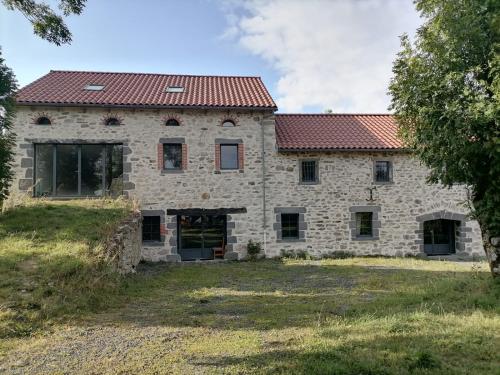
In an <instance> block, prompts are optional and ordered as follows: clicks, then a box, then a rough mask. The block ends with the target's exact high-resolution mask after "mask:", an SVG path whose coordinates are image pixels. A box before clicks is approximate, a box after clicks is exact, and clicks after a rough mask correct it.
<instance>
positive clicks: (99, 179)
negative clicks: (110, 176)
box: [81, 145, 104, 197]
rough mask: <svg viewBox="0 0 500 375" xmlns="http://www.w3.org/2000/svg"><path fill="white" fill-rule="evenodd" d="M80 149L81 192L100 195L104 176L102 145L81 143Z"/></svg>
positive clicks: (88, 194)
mask: <svg viewBox="0 0 500 375" xmlns="http://www.w3.org/2000/svg"><path fill="white" fill-rule="evenodd" d="M81 150H82V151H81V152H82V156H81V160H82V162H81V165H82V188H81V194H82V195H85V196H96V197H99V196H102V195H103V191H102V188H103V186H102V185H103V178H104V146H102V145H82V148H81Z"/></svg>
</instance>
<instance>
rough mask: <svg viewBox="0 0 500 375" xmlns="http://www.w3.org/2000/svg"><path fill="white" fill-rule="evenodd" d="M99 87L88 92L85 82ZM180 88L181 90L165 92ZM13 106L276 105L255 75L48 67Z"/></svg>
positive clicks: (17, 98)
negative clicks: (108, 70)
mask: <svg viewBox="0 0 500 375" xmlns="http://www.w3.org/2000/svg"><path fill="white" fill-rule="evenodd" d="M89 84H92V85H104V86H105V87H104V90H103V91H88V90H85V89H84V87H85V86H86V85H89ZM168 86H182V87H184V92H182V93H167V92H165V89H166V88H167V87H168ZM16 100H17V102H18V104H46V105H76V106H82V105H83V106H123V107H148V108H162V107H167V108H172V107H218V108H221V107H222V108H269V109H276V104H275V103H274V101H273V99H272V98H271V95H269V92H268V91H267V89H266V87H265V86H264V84H263V83H262V80H261V79H260V78H259V77H222V76H193V75H167V74H145V73H104V72H73V71H51V72H50V73H48V74H47V75H45V76H43V77H41V78H40V79H38V80H36V81H34V82H33V83H31V84H29V85H27V86H26V87H24V88H22V89H21V90H20V91H19V92H18V93H17V97H16Z"/></svg>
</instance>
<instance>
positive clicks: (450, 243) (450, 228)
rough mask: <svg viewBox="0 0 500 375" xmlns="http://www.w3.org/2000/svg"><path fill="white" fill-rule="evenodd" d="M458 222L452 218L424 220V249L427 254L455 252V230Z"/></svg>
mask: <svg viewBox="0 0 500 375" xmlns="http://www.w3.org/2000/svg"><path fill="white" fill-rule="evenodd" d="M458 224H459V222H457V221H454V220H444V219H438V220H430V221H425V222H424V251H425V253H426V254H427V255H449V254H454V253H455V230H456V227H457V225H458Z"/></svg>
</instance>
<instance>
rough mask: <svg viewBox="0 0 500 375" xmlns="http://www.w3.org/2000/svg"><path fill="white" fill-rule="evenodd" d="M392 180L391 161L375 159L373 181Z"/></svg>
mask: <svg viewBox="0 0 500 375" xmlns="http://www.w3.org/2000/svg"><path fill="white" fill-rule="evenodd" d="M391 181H392V163H391V162H390V161H387V160H377V161H376V162H375V182H391Z"/></svg>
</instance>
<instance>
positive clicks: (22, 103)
mask: <svg viewBox="0 0 500 375" xmlns="http://www.w3.org/2000/svg"><path fill="white" fill-rule="evenodd" d="M16 104H17V105H18V106H47V107H94V108H124V109H126V108H135V109H137V108H140V109H175V108H184V109H253V110H273V111H276V110H277V107H276V106H274V107H269V106H251V105H239V106H219V105H183V104H180V105H157V104H151V105H149V104H109V103H108V104H106V103H103V104H100V103H59V102H30V101H19V102H17V103H16Z"/></svg>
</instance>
